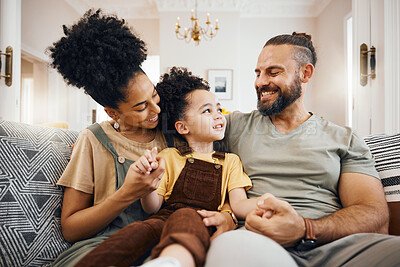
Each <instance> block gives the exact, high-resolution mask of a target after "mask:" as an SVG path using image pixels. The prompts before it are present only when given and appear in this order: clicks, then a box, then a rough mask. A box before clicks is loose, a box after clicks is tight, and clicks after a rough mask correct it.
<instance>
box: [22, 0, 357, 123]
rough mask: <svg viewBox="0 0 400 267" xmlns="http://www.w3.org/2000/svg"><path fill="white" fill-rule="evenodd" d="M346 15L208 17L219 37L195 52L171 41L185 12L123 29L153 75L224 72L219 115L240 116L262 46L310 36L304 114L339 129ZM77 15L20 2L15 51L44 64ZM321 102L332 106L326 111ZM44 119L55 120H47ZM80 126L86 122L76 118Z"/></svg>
mask: <svg viewBox="0 0 400 267" xmlns="http://www.w3.org/2000/svg"><path fill="white" fill-rule="evenodd" d="M349 12H351V0H335V1H331V3H330V4H329V6H328V7H327V8H326V9H325V11H324V12H323V13H322V14H321V15H320V16H319V17H317V18H281V19H279V18H241V17H240V14H239V12H211V19H212V20H214V19H215V18H218V19H219V26H220V28H221V30H220V31H219V33H218V35H217V36H216V37H215V38H214V39H213V40H211V41H201V42H200V45H199V46H195V45H194V43H190V44H187V43H186V42H185V41H182V40H178V39H177V38H176V37H175V33H174V26H175V23H176V17H177V16H179V17H180V18H181V20H180V24H181V26H182V27H183V28H184V27H188V26H189V15H190V12H162V13H161V14H160V18H159V19H134V20H129V21H128V24H129V26H131V27H132V28H133V29H134V31H135V32H136V33H138V34H139V35H140V36H141V37H142V38H143V39H144V41H145V42H146V43H147V45H148V49H149V54H152V55H157V54H159V55H160V71H161V73H164V72H166V71H167V68H168V67H172V66H185V67H188V68H189V69H190V70H191V71H192V72H193V73H194V74H196V75H200V76H202V77H204V78H207V70H208V69H232V70H233V98H232V100H223V101H221V102H222V105H223V106H224V107H225V108H226V109H227V110H230V111H233V110H241V111H244V112H249V111H251V110H253V109H255V108H256V94H255V90H254V79H255V76H254V68H255V65H256V61H257V57H258V54H259V52H260V51H261V49H262V47H263V45H264V44H265V42H266V41H267V40H268V39H269V38H271V37H273V36H275V35H278V34H282V33H288V34H291V33H292V32H293V31H297V32H307V33H309V34H311V35H312V36H313V41H314V44H315V46H316V48H317V53H318V56H319V60H318V63H317V68H316V72H315V76H314V78H313V80H312V82H311V83H310V85H309V87H308V90H307V92H306V97H305V102H306V107H307V109H308V110H309V111H313V112H315V113H316V114H318V115H320V116H323V117H325V118H327V119H329V120H331V121H333V122H335V123H337V124H341V125H344V124H345V121H346V114H345V110H346V101H345V100H346V90H345V89H346V83H345V73H344V71H345V58H344V51H345V50H344V39H343V38H344V26H343V23H344V20H343V18H344V16H345V15H347V14H348V13H349ZM81 15H82V14H77V13H76V11H74V10H73V9H72V8H71V7H70V6H69V5H67V4H66V3H65V2H64V1H61V0H58V1H52V0H35V1H31V0H22V16H23V19H22V43H23V46H24V47H25V48H30V49H31V50H32V51H36V52H37V53H39V54H40V53H43V54H42V55H43V57H45V55H44V52H43V51H44V49H45V48H46V47H48V46H49V45H51V43H52V42H54V41H56V40H57V39H58V38H59V37H60V36H61V34H62V32H61V29H62V28H61V26H62V25H63V24H67V25H69V24H72V23H73V22H74V21H76V20H77V19H79V17H80V16H81ZM198 15H199V16H198V17H199V19H200V24H201V25H204V21H205V19H206V14H205V12H199V14H198ZM44 18H45V19H44ZM49 21H51V23H49ZM56 80H58V81H60V79H57V78H51V77H50V78H49V83H50V82H51V81H56ZM49 86H50V88H51V89H50V90H59V91H58V92H56V91H54V92H50V91H49V97H55V98H57V99H60V98H65V99H67V100H68V101H70V102H71V101H73V100H72V99H77V97H78V95H76V94H81V95H82V97H86V96H85V95H83V93H82V92H81V90H76V89H74V88H66V89H64V88H60V85H56V86H51V85H49ZM57 88H58V89H57ZM68 90H69V91H68ZM66 92H68V93H66ZM77 92H78V93H77ZM63 93H64V94H67V95H62V94H63ZM332 100H333V101H332ZM328 101H329V103H332V102H333V103H334V105H331V104H330V105H327V104H326V103H328ZM83 102H84V103H86V101H83ZM81 104H82V103H81ZM50 105H51V106H50ZM65 105H66V104H64V103H62V104H59V105H58V106H59V107H62V108H71V106H70V105H72V104H71V103H70V104H69V106H65ZM82 105H83V106H82V107H81V111H82V112H84V111H85V110H86V109H87V106H85V105H86V104H82ZM73 107H76V106H74V105H73ZM53 108H57V102H54V101H51V100H49V109H48V110H53ZM71 112H73V111H59V112H58V115H59V117H60V118H61V119H63V118H65V119H66V120H70V121H71V120H76V119H77V118H78V117H79V116H78V114H77V113H76V114H71ZM50 117H53V118H54V119H56V118H55V115H54V114H52V115H51V116H50ZM80 120H83V122H86V121H87V120H84V118H81V119H80ZM83 124H84V123H83ZM83 124H82V125H83Z"/></svg>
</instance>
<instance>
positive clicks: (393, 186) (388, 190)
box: [365, 134, 400, 202]
mask: <svg viewBox="0 0 400 267" xmlns="http://www.w3.org/2000/svg"><path fill="white" fill-rule="evenodd" d="M365 142H366V143H367V145H368V146H369V148H370V150H371V153H372V155H373V157H374V159H375V167H376V170H377V171H378V173H379V176H380V178H381V180H382V184H383V186H384V189H385V195H386V200H387V201H388V202H396V201H400V134H395V135H382V134H381V135H370V136H368V137H366V138H365Z"/></svg>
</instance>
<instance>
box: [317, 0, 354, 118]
mask: <svg viewBox="0 0 400 267" xmlns="http://www.w3.org/2000/svg"><path fill="white" fill-rule="evenodd" d="M349 13H351V0H335V1H331V2H330V4H329V5H328V6H327V7H326V8H325V10H324V11H323V12H322V13H321V14H320V16H319V17H317V18H316V21H315V25H316V34H315V36H313V37H315V46H316V49H317V55H318V57H319V58H318V61H317V65H316V69H315V76H314V82H313V90H312V98H311V99H310V100H311V102H312V103H313V108H314V112H315V113H316V114H318V115H319V116H322V117H324V118H326V119H328V120H330V121H332V122H334V123H336V124H339V125H345V124H346V97H347V91H346V90H347V84H346V82H347V80H346V77H347V76H346V59H345V39H344V37H345V34H344V29H345V24H344V23H345V20H344V18H345V17H346V16H347V15H348V14H349Z"/></svg>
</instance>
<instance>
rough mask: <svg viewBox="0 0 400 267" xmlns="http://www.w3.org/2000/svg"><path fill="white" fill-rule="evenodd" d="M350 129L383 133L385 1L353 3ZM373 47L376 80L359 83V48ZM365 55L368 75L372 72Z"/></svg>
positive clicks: (355, 0)
mask: <svg viewBox="0 0 400 267" xmlns="http://www.w3.org/2000/svg"><path fill="white" fill-rule="evenodd" d="M353 29H354V31H353V32H354V35H353V36H354V37H353V38H354V39H353V73H354V76H353V88H354V90H353V108H354V110H353V128H354V129H355V130H356V131H357V132H358V133H359V134H361V135H362V136H366V135H369V134H371V133H383V132H384V131H385V125H384V122H385V112H384V101H385V95H384V47H385V45H384V1H382V0H353ZM363 43H365V44H366V45H367V46H368V50H370V49H371V47H372V46H374V47H375V48H376V57H375V58H376V68H375V72H376V78H374V79H373V78H371V77H368V78H367V84H366V85H361V84H360V75H361V74H360V45H361V44H363ZM370 56H371V53H368V58H367V61H368V68H367V70H368V74H370V73H371V66H370V59H371V57H370Z"/></svg>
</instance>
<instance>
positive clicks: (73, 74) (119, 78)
mask: <svg viewBox="0 0 400 267" xmlns="http://www.w3.org/2000/svg"><path fill="white" fill-rule="evenodd" d="M63 29H64V34H65V36H64V37H62V38H61V39H60V40H58V41H57V42H55V43H53V45H52V46H50V47H49V48H48V49H47V51H48V52H49V53H50V57H51V60H52V62H51V66H52V67H54V68H55V69H57V70H58V72H60V73H61V75H62V76H63V77H64V80H65V81H66V82H67V83H68V84H70V85H74V86H77V87H78V88H83V89H84V90H85V93H86V94H88V95H90V96H91V97H92V98H93V99H94V100H95V101H96V102H97V103H99V104H100V105H102V106H104V107H110V108H115V109H117V108H118V103H120V102H124V101H125V99H126V97H127V93H126V89H127V86H128V83H129V80H131V79H132V78H134V77H135V75H136V74H137V73H143V71H142V69H141V68H140V66H141V64H142V63H143V61H144V60H145V59H146V56H147V54H146V51H147V50H146V47H145V43H144V42H143V41H142V40H141V39H139V38H138V37H137V36H135V35H134V34H133V33H132V31H131V29H130V28H129V27H128V26H127V25H126V23H125V20H123V19H118V18H117V17H116V16H112V15H104V14H103V13H102V11H101V9H98V10H93V9H90V10H88V11H87V12H86V13H85V14H84V16H83V17H82V18H81V19H80V20H79V21H78V22H77V23H76V24H74V25H72V26H70V27H67V26H65V25H63Z"/></svg>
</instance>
